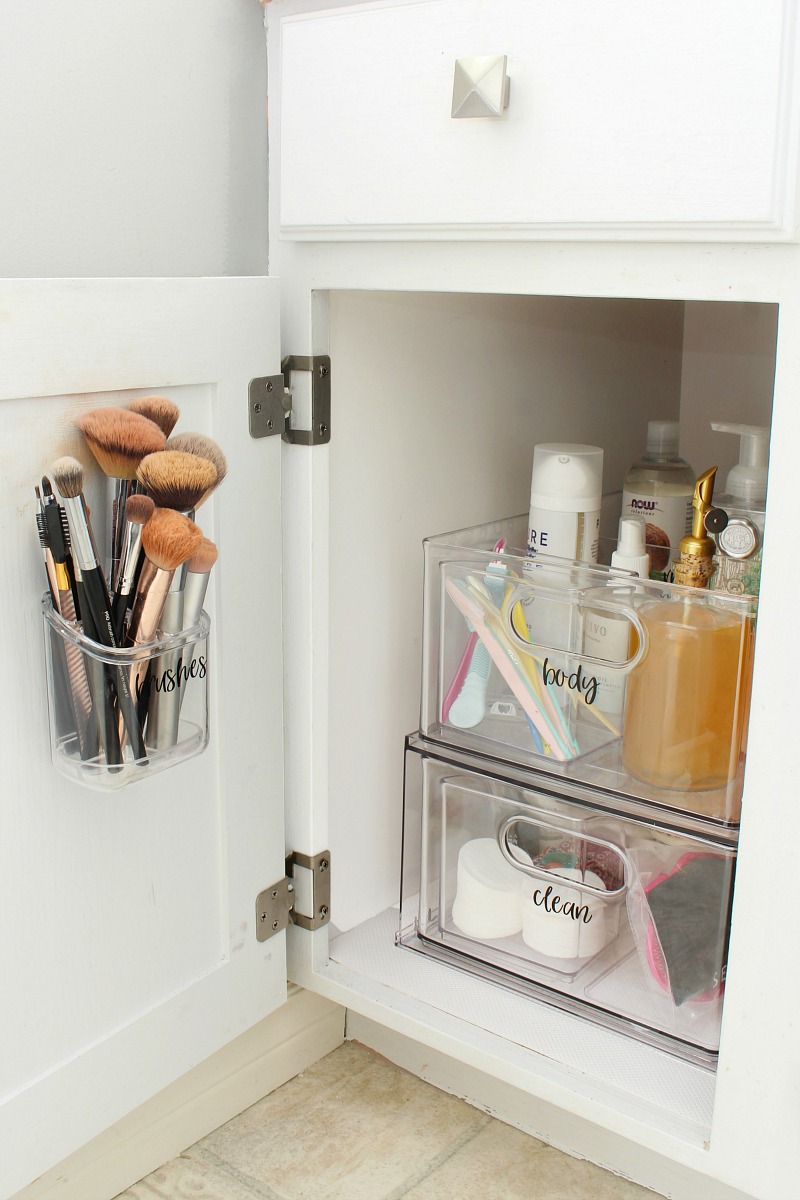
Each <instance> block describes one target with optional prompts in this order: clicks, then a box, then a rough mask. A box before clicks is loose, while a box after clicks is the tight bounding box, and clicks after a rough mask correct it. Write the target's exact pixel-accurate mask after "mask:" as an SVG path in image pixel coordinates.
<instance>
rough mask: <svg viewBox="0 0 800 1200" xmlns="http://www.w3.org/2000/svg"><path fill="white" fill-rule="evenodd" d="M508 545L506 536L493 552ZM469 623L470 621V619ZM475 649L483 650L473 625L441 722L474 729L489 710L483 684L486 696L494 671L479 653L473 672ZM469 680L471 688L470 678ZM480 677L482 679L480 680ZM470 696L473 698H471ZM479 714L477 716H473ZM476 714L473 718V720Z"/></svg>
mask: <svg viewBox="0 0 800 1200" xmlns="http://www.w3.org/2000/svg"><path fill="white" fill-rule="evenodd" d="M505 548H506V539H505V538H499V539H498V541H496V542H495V544H494V549H493V550H492V553H493V554H502V552H503V550H505ZM494 565H495V564H494V563H492V564H490V568H491V566H494ZM467 624H469V622H467ZM476 649H477V650H479V649H480V643H479V640H478V635H477V633H476V632H475V630H474V629H472V627H471V626H470V635H469V637H468V638H467V644H466V646H465V647H464V653H463V654H462V656H461V661H460V662H459V664H458V669H457V670H456V673H455V676H454V677H453V682H452V683H451V684H450V687H449V688H448V689H447V692H446V693H445V697H444V701H443V703H442V724H443V725H446V724H447V723H448V721H449V722H450V724H452V725H455V726H456V728H458V729H472V728H474V726H475V725H478V724H479V723H480V721H481V720H482V719H483V717H484V714H485V712H486V706H485V703H484V704H483V707H481V701H480V689H481V687H483V695H484V696H485V695H486V684H487V683H488V681H489V674H490V672H491V660H490V659H488V658H487V656H486V655H485V654H479V657H478V662H477V663H475V670H474V672H473V671H472V666H473V659H474V655H475V652H476ZM468 679H469V687H467V680H468ZM481 680H483V682H482V683H481ZM462 693H465V699H464V702H463V703H459V701H460V700H461V695H462ZM469 697H473V698H472V699H470V698H469ZM454 705H456V719H455V720H452V719H451V717H450V713H451V711H452V709H453V706H454ZM475 713H479V715H478V716H474V714H475ZM473 716H474V719H473Z"/></svg>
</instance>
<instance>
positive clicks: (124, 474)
mask: <svg viewBox="0 0 800 1200" xmlns="http://www.w3.org/2000/svg"><path fill="white" fill-rule="evenodd" d="M78 427H79V428H80V430H81V432H82V433H83V436H84V437H85V438H86V442H87V444H88V446H89V449H90V450H91V452H92V454H93V455H94V457H95V458H96V459H97V462H98V463H99V465H100V467H101V469H102V470H103V472H104V473H105V474H106V475H107V476H108V478H109V479H110V480H113V483H114V488H113V498H112V503H111V534H110V544H111V556H110V557H111V564H110V571H109V580H110V584H111V587H112V588H116V586H117V581H118V576H119V559H120V554H121V549H122V538H123V534H124V523H125V504H126V501H127V499H128V496H129V495H130V494H131V493H132V492H133V491H134V490H135V480H136V468H137V467H138V466H139V463H140V462H141V460H142V459H143V458H144V457H145V456H146V455H148V454H152V453H154V452H156V451H158V450H163V449H164V446H165V444H166V437H165V436H164V432H163V430H161V429H160V428H159V427H158V425H156V424H155V422H153V421H150V420H148V418H147V417H143V416H141V414H139V413H136V412H131V411H130V409H127V408H95V409H92V410H91V411H90V412H86V413H83V415H82V416H81V417H79V419H78Z"/></svg>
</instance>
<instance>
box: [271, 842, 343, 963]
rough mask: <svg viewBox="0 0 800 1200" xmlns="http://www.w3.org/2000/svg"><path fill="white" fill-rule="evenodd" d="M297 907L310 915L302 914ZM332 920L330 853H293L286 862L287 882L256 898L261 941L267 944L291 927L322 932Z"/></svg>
mask: <svg viewBox="0 0 800 1200" xmlns="http://www.w3.org/2000/svg"><path fill="white" fill-rule="evenodd" d="M298 868H299V870H298ZM297 906H299V907H300V908H302V909H304V910H307V911H303V912H298V907H297ZM330 919H331V856H330V851H328V850H322V851H320V853H319V854H314V855H309V854H301V853H300V852H299V851H297V850H295V851H293V853H292V854H290V855H289V856H288V858H287V859H286V876H285V878H283V879H279V880H278V881H277V883H274V884H272V886H271V887H268V888H265V889H264V891H263V892H259V894H258V896H257V897H256V937H257V939H258V941H259V942H266V941H267V940H268V939H269V938H271V937H273V936H274V935H275V934H276V933H280V931H281V930H282V929H285V928H286V926H287V925H289V924H290V923H291V924H292V925H299V926H300V927H301V928H302V929H319V928H320V927H321V926H323V925H327V923H328V921H330Z"/></svg>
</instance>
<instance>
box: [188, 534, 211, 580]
mask: <svg viewBox="0 0 800 1200" xmlns="http://www.w3.org/2000/svg"><path fill="white" fill-rule="evenodd" d="M218 556H219V550H218V549H217V547H216V545H215V544H214V542H212V541H211V539H210V538H203V540H202V542H201V543H200V548H199V549H198V550H195V552H194V554H193V555H192V557H191V558H190V559H189V561H188V563H187V564H186V570H187V571H191V573H192V574H193V575H207V574H208V572H209V571H210V570H211V568H212V567H213V566H214V563H215V562H216V561H217V558H218Z"/></svg>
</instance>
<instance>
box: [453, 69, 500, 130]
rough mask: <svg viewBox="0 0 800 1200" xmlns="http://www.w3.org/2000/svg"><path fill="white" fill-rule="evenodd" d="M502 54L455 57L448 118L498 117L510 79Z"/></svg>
mask: <svg viewBox="0 0 800 1200" xmlns="http://www.w3.org/2000/svg"><path fill="white" fill-rule="evenodd" d="M506 62H507V58H506V55H505V54H493V55H489V56H488V57H483V58H457V59H456V66H455V72H454V75H453V107H452V108H451V110H450V116H451V117H502V115H503V110H504V109H505V108H507V107H508V92H509V88H510V84H511V81H510V79H509V78H508V76H507V75H506Z"/></svg>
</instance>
